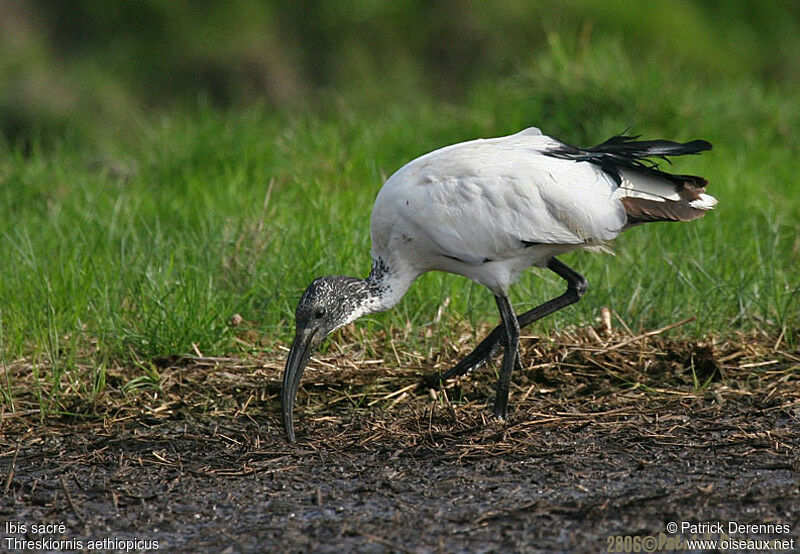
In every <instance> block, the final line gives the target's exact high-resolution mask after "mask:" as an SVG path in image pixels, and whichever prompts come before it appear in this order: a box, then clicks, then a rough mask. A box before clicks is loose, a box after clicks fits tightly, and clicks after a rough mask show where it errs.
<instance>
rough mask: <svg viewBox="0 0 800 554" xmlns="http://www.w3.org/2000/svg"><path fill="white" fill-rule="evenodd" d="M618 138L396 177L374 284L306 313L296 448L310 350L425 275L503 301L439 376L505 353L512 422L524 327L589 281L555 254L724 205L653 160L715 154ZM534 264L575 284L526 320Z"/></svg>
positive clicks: (466, 155) (549, 143)
mask: <svg viewBox="0 0 800 554" xmlns="http://www.w3.org/2000/svg"><path fill="white" fill-rule="evenodd" d="M637 139H638V137H629V136H616V137H613V138H611V139H609V140H607V141H605V142H604V143H602V144H600V145H598V146H594V147H591V148H577V147H574V146H570V145H567V144H564V143H561V142H559V141H557V140H555V139H553V138H550V137H548V136H546V135H543V134H542V133H541V131H539V130H538V129H535V128H530V129H526V130H524V131H522V132H520V133H517V134H515V135H510V136H506V137H499V138H493V139H486V140H483V139H480V140H473V141H469V142H463V143H460V144H454V145H452V146H447V147H445V148H441V149H439V150H436V151H434V152H431V153H429V154H426V155H424V156H422V157H420V158H417V159H415V160H413V161H411V162H409V163H407V164H406V165H405V166H403V167H402V168H401V169H400V170H398V171H397V172H396V173H395V174H394V175H392V176H391V177H390V178H389V179H388V180H387V181H386V183H385V184H384V185H383V188H382V189H381V191H380V192H379V193H378V197H377V199H376V200H375V205H374V206H373V208H372V220H371V229H370V231H371V236H372V270H371V272H370V274H369V276H368V277H367V278H366V279H357V278H354V277H340V276H335V277H320V278H319V279H316V280H315V281H314V282H313V283H311V285H309V287H308V288H307V289H306V290H305V292H304V293H303V295H302V297H301V298H300V303H299V304H298V306H297V311H296V323H297V328H296V334H295V338H294V341H293V342H292V346H291V350H290V351H289V357H288V359H287V361H286V369H285V371H284V375H283V393H282V402H283V423H284V426H285V428H286V433H287V435H288V437H289V440H290V441H292V442H293V441H294V440H295V434H294V426H293V411H294V402H295V397H296V395H297V389H298V387H299V385H300V379H301V377H302V375H303V371H304V369H305V366H306V364H307V363H308V359H309V357H310V356H311V353H312V352H313V351H314V349H315V348H316V347H318V346H319V345H320V343H321V342H322V341H323V340H324V339H325V337H327V336H328V335H329V334H330V333H331V332H333V331H334V330H336V329H338V328H340V327H342V326H344V325H346V324H348V323H350V322H351V321H354V320H355V319H357V318H359V317H361V316H362V315H365V314H370V313H374V312H380V311H383V310H388V309H389V308H391V307H392V306H394V305H395V304H396V303H397V302H398V301H399V300H400V299H401V298H402V297H403V294H405V292H406V291H407V290H408V288H409V287H410V286H411V283H412V282H413V281H414V279H416V278H417V277H418V276H419V275H421V274H422V273H425V272H427V271H432V270H439V271H448V272H450V273H456V274H458V275H463V276H465V277H468V278H469V279H472V280H473V281H475V282H477V283H480V284H482V285H484V286H485V287H486V288H488V289H489V290H490V291H492V293H493V294H494V297H495V300H496V302H497V307H498V309H499V310H500V318H501V324H500V325H499V326H498V327H496V328H495V329H494V330H493V331H492V332H491V333H489V335H488V336H487V337H486V338H485V339H484V340H483V341H482V342H481V343H480V344H479V345H478V346H477V347H476V348H475V350H474V351H473V352H472V353H470V354H469V355H468V356H467V357H466V358H464V359H463V360H462V361H461V362H459V363H458V364H457V365H456V366H454V367H453V368H452V369H450V370H449V371H448V372H446V373H445V374H443V375H442V376H441V379H448V378H450V377H454V376H456V375H463V374H465V373H467V372H469V371H471V370H472V369H474V368H476V367H478V366H480V365H481V364H483V363H485V362H486V361H487V360H488V359H489V358H490V357H491V356H492V354H493V353H494V352H495V351H496V350H497V348H498V347H499V346H503V347H504V350H505V353H504V356H503V361H502V366H501V370H500V378H499V380H498V383H497V392H496V396H495V402H494V410H493V411H494V415H495V416H496V417H498V418H505V416H506V410H507V406H508V389H509V382H510V378H511V372H512V370H513V369H514V367H516V366H519V365H520V361H519V352H518V341H519V329H520V327H524V326H526V325H530V324H531V323H532V322H534V321H536V320H538V319H540V318H542V317H544V316H546V315H549V314H552V313H553V312H555V311H557V310H560V309H561V308H563V307H565V306H568V305H570V304H573V303H575V302H577V301H578V300H579V299H580V298H581V296H582V295H583V294H584V292H585V291H586V288H587V283H586V280H585V279H584V278H583V277H582V276H581V275H579V274H578V273H576V272H575V271H573V270H572V269H570V268H569V267H567V266H566V265H565V264H564V263H562V262H560V261H559V260H558V259H557V258H556V256H558V255H560V254H563V253H565V252H569V251H572V250H576V249H586V250H595V251H598V250H603V249H605V248H607V246H606V243H607V242H608V241H610V240H611V239H613V238H615V237H616V236H617V235H618V234H619V233H621V232H622V231H624V230H626V229H628V228H629V227H633V226H635V225H638V224H640V223H647V222H651V221H690V220H693V219H696V218H698V217H702V216H703V214H704V213H705V211H706V210H709V209H711V208H713V207H714V205H715V204H716V203H717V201H716V199H714V198H713V197H711V196H709V195H707V194H705V186H706V184H707V182H706V180H705V179H703V178H702V177H696V176H693V175H675V174H670V173H666V172H664V171H661V170H660V169H658V167H657V164H656V162H655V161H653V160H654V159H663V160H666V159H667V158H668V157H669V156H679V155H683V154H697V153H699V152H702V151H703V150H709V149H710V148H711V145H710V144H709V143H708V142H706V141H703V140H693V141H691V142H687V143H678V142H672V141H668V140H637ZM530 266H538V267H546V268H548V269H550V270H551V271H553V272H555V273H556V274H557V275H558V276H559V277H562V278H563V279H564V280H565V281H566V282H567V290H566V292H564V294H562V295H561V296H559V297H557V298H555V299H553V300H550V301H548V302H545V303H544V304H542V305H541V306H538V307H536V308H533V309H532V310H529V311H527V312H525V313H523V314H521V315H519V316H516V315H515V314H514V309H513V308H512V306H511V304H510V303H509V301H508V291H509V288H510V287H511V285H512V284H513V283H514V282H515V281H516V280H517V278H518V277H519V275H520V274H521V273H522V272H523V271H524V270H525V269H526V268H528V267H530Z"/></svg>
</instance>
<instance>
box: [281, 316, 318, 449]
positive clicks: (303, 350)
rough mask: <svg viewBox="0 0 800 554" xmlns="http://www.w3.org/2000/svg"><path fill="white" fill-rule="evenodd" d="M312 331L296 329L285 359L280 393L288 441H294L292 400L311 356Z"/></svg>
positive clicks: (295, 395)
mask: <svg viewBox="0 0 800 554" xmlns="http://www.w3.org/2000/svg"><path fill="white" fill-rule="evenodd" d="M313 338H314V331H312V330H308V329H305V330H303V331H298V332H297V334H296V335H295V336H294V341H292V348H291V349H290V350H289V357H288V358H287V359H286V369H285V370H284V371H283V391H282V393H281V403H282V406H283V428H284V429H286V436H287V437H288V439H289V442H294V441H295V437H294V421H293V416H294V401H295V398H296V397H297V389H299V388H300V379H301V378H302V377H303V372H304V371H305V369H306V364H307V363H308V359H309V358H310V357H311V351H312V348H313V347H312V344H311V341H312V339H313Z"/></svg>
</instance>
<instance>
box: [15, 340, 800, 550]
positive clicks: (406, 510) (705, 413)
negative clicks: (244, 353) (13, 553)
mask: <svg viewBox="0 0 800 554" xmlns="http://www.w3.org/2000/svg"><path fill="white" fill-rule="evenodd" d="M631 338H633V337H631ZM631 338H625V337H624V336H612V335H609V336H604V337H601V336H599V335H598V333H597V332H596V331H595V330H593V329H587V330H585V331H580V332H577V331H576V332H574V333H572V334H566V335H562V336H560V337H559V338H558V340H550V339H543V338H530V337H529V338H527V339H526V340H525V341H524V345H525V348H524V354H523V359H524V360H527V361H528V363H527V368H526V371H525V372H524V374H520V375H515V376H514V388H513V389H512V397H511V404H512V408H511V414H510V418H509V421H507V422H505V423H503V422H496V421H490V420H488V414H489V413H490V407H489V406H488V405H487V403H488V402H489V401H490V399H491V397H492V391H493V380H494V371H493V370H492V369H491V368H482V369H480V370H478V371H477V372H476V373H475V374H474V375H472V376H469V377H468V378H465V379H462V380H460V381H459V382H457V383H450V384H448V387H447V388H446V389H445V390H444V391H441V390H440V391H438V392H436V393H432V392H431V391H430V390H429V389H426V388H424V387H422V386H419V383H420V381H421V377H422V376H423V375H424V374H425V373H427V372H428V371H430V369H429V368H431V367H435V368H437V369H444V368H445V367H446V363H445V361H450V362H451V361H452V359H455V358H457V356H455V355H453V356H448V358H449V359H448V360H444V359H442V360H439V359H428V360H422V362H424V363H421V362H420V361H417V362H416V363H417V366H414V365H412V364H411V363H410V362H408V360H407V359H405V358H404V356H405V355H399V354H391V355H390V356H389V358H390V359H394V358H395V356H396V357H397V360H398V361H399V362H400V363H399V364H398V363H396V362H395V364H393V365H395V366H397V367H394V368H390V367H386V366H387V365H391V364H388V362H387V363H384V362H379V363H370V362H371V360H369V359H364V358H363V357H362V358H354V360H357V361H351V360H350V359H349V358H345V357H344V356H342V355H338V356H335V355H331V356H329V357H326V358H324V359H322V360H321V361H319V362H317V363H313V362H312V367H311V368H310V369H309V370H308V372H307V374H306V377H305V379H304V387H303V389H302V390H301V394H300V396H299V398H298V409H297V421H296V428H297V432H298V443H297V444H295V445H289V444H287V443H286V442H285V440H284V436H283V431H282V429H281V426H280V423H279V418H278V413H279V412H278V410H279V403H278V396H277V394H278V392H279V387H280V374H281V370H282V367H281V363H282V361H281V360H280V359H277V360H265V359H261V358H250V359H221V358H203V357H199V356H198V357H196V358H187V359H181V360H168V361H165V364H166V367H163V368H161V369H159V371H158V388H157V389H143V390H140V391H139V392H138V393H136V394H131V393H130V392H129V393H123V392H122V390H121V388H120V387H116V388H115V384H114V383H115V381H114V380H115V379H119V380H120V382H122V381H124V380H125V379H126V378H127V377H126V375H125V372H126V371H127V370H124V369H120V370H117V371H116V372H115V371H112V372H110V374H109V386H108V389H107V390H106V393H105V394H104V395H103V396H102V397H98V398H97V399H96V401H95V403H94V405H93V406H86V405H85V400H84V405H83V406H81V405H80V403H79V400H78V398H80V397H79V395H77V394H76V395H75V396H74V397H70V395H69V394H65V395H64V396H63V397H61V398H60V399H59V403H60V404H59V406H60V409H61V410H63V411H69V412H72V413H79V412H81V411H82V412H83V413H84V414H85V413H87V412H91V413H93V414H95V416H94V417H92V418H86V417H83V416H82V417H81V418H78V417H75V416H72V417H68V416H60V417H56V416H52V417H48V418H45V419H44V420H41V419H40V418H39V417H38V414H37V413H35V410H36V408H35V407H33V406H34V405H33V404H26V401H25V400H24V398H22V397H21V399H20V400H18V401H17V405H16V411H15V412H13V413H5V414H4V417H3V420H2V422H3V428H2V438H0V447H1V448H2V451H1V452H0V471H2V481H0V493H2V494H3V497H2V500H1V501H0V515H2V518H0V519H2V520H4V521H5V522H12V523H14V524H24V525H27V526H28V528H27V531H28V532H27V538H28V539H32V540H35V539H43V538H47V537H50V538H63V539H72V540H80V541H82V542H83V546H84V548H86V545H87V542H88V540H90V539H103V538H106V537H109V538H116V539H133V538H138V539H144V540H157V541H158V542H159V549H160V550H167V551H170V552H268V551H275V552H278V551H280V552H289V551H296V552H312V551H313V552H337V553H338V552H351V551H358V552H434V551H443V552H508V551H548V552H561V551H583V552H598V551H606V550H607V547H608V546H609V545H610V544H611V545H612V546H613V542H612V543H609V538H608V537H613V536H615V535H637V536H649V535H653V536H656V537H658V535H659V533H665V534H666V535H662V537H661V538H662V540H663V538H664V536H667V537H669V536H671V535H670V534H669V533H667V532H666V525H667V523H668V522H671V521H675V522H682V521H691V522H723V523H724V525H726V526H727V525H728V524H727V522H728V521H737V522H739V523H741V524H748V523H756V524H770V523H772V524H774V523H781V524H787V525H788V526H789V528H790V532H789V533H788V534H778V533H749V534H745V535H742V536H740V537H739V538H758V537H761V538H768V539H776V538H777V539H781V538H792V537H797V536H798V533H800V521H798V518H800V515H799V514H800V492H799V491H798V484H799V483H798V477H800V450H798V445H800V441H799V440H798V439H800V431H799V430H798V427H797V419H798V416H800V371H798V370H800V353H798V351H797V350H796V349H790V348H789V347H787V346H786V345H785V344H781V343H779V344H777V345H776V344H775V340H774V338H773V339H772V340H769V341H768V340H767V338H766V337H763V336H760V335H749V336H740V337H737V338H735V340H734V339H731V340H728V341H724V342H719V343H717V344H714V343H713V342H710V341H709V342H706V343H702V344H700V343H696V342H687V341H671V340H667V339H663V338H662V337H661V336H659V335H658V333H653V334H652V335H651V336H640V337H639V338H638V339H636V340H631ZM388 350H389V351H390V352H391V351H392V349H391V347H389V348H388ZM404 359H405V361H406V363H403V362H404ZM167 362H168V363H167ZM9 371H11V372H12V373H15V372H16V373H15V375H14V377H15V379H16V381H15V382H17V381H19V380H22V379H23V375H22V371H23V369H22V365H19V366H17V367H11V368H9ZM445 393H446V394H445ZM23 396H24V395H23ZM28 402H29V401H28ZM70 402H73V403H74V404H73V405H71V404H70ZM37 405H38V404H37ZM98 414H99V416H100V417H98ZM51 522H54V523H59V522H64V524H65V526H66V532H64V533H63V534H59V533H57V532H56V533H44V534H42V533H35V532H31V526H32V525H33V524H42V523H51ZM6 525H8V524H7V523H6ZM4 531H5V532H4V533H3V535H2V540H3V544H2V546H0V549H3V548H8V544H9V543H7V542H6V541H7V538H8V537H19V538H22V537H25V536H26V534H25V533H21V532H14V529H13V528H12V529H9V528H8V527H6V528H5V529H4ZM685 536H688V534H685ZM611 540H612V541H613V539H611ZM795 543H796V546H797V545H800V543H799V542H798V541H797V540H795ZM45 546H46V545H45ZM140 546H141V545H140ZM45 549H46V548H45ZM134 551H135V550H134Z"/></svg>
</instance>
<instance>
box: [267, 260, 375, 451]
mask: <svg viewBox="0 0 800 554" xmlns="http://www.w3.org/2000/svg"><path fill="white" fill-rule="evenodd" d="M369 298H370V290H369V288H368V287H367V285H366V283H365V281H364V280H362V279H355V278H353V277H339V276H336V277H320V278H319V279H316V280H314V282H313V283H311V284H310V285H309V286H308V288H307V289H306V290H305V292H304V293H303V296H301V297H300V302H299V303H298V304H297V310H295V321H296V325H297V327H296V331H295V336H294V341H293V342H292V347H291V349H290V350H289V357H288V358H287V360H286V369H285V370H284V372H283V392H282V397H281V399H282V403H283V425H284V427H285V429H286V434H287V435H288V437H289V441H290V442H294V440H295V438H294V425H293V413H294V401H295V397H296V396H297V389H298V388H299V387H300V379H301V378H302V376H303V371H304V370H305V367H306V364H307V363H308V359H309V358H310V357H311V354H312V353H313V351H314V350H315V349H316V348H317V347H318V346H319V345H320V344H322V341H324V340H325V337H327V336H328V335H329V334H331V333H332V332H333V331H335V330H336V329H339V328H340V327H343V326H345V325H347V324H348V323H350V322H351V321H354V320H355V319H357V318H358V317H360V316H361V315H363V314H365V313H367V312H368V311H370V310H369V309H368V306H367V304H368V301H369Z"/></svg>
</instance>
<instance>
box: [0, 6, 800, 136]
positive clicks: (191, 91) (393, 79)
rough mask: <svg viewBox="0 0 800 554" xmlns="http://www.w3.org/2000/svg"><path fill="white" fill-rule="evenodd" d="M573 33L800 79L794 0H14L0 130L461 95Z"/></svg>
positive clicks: (703, 72) (2, 10)
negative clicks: (199, 111)
mask: <svg viewBox="0 0 800 554" xmlns="http://www.w3.org/2000/svg"><path fill="white" fill-rule="evenodd" d="M565 39H567V40H566V41H567V42H574V45H573V47H572V50H571V52H569V54H570V55H575V56H583V57H585V56H587V54H589V52H588V51H589V50H591V49H594V48H597V47H598V45H602V43H604V42H608V41H612V42H619V44H620V45H621V46H620V47H621V48H622V49H623V50H624V52H625V53H626V57H629V58H630V59H631V61H632V62H634V63H635V62H637V61H643V60H644V59H645V58H648V54H650V53H657V56H656V58H655V59H654V60H653V59H651V60H649V61H653V62H655V63H658V61H659V60H661V61H663V62H665V63H667V64H669V65H670V66H675V65H678V66H680V68H681V71H682V72H685V73H686V74H687V75H691V76H692V78H693V80H694V81H695V82H698V83H704V82H709V81H714V80H716V79H720V78H730V79H735V80H748V79H751V80H753V79H755V80H758V81H759V82H763V83H765V84H766V85H768V86H773V85H774V86H791V87H796V86H797V85H798V83H800V54H798V52H800V2H797V1H793V0H784V1H779V0H773V1H769V2H752V1H748V0H698V1H688V0H672V1H644V2H629V1H614V0H558V1H550V0H540V1H536V2H529V1H522V0H507V1H503V2H492V1H486V2H483V1H468V0H441V1H424V2H388V1H377V2H376V1H370V0H354V1H338V2H324V1H309V2H251V1H242V0H238V1H237V0H227V1H189V0H177V1H173V2H163V1H160V0H148V1H136V2H102V1H94V2H93V1H85V0H75V1H72V0H37V1H29V2H16V1H13V0H2V1H0V130H2V133H3V134H4V135H5V136H6V137H7V138H8V139H10V140H12V141H15V140H28V139H29V138H30V137H31V136H32V135H33V134H37V133H38V134H41V133H51V132H64V131H65V130H67V129H69V131H70V132H75V131H76V130H77V129H80V130H82V131H84V130H85V128H86V127H87V126H89V127H91V130H92V131H96V130H97V127H98V126H99V127H102V128H103V129H104V130H106V131H107V130H113V129H117V128H119V127H120V126H123V127H124V126H129V125H131V124H132V122H134V121H136V119H137V118H139V117H142V115H151V114H153V112H156V113H159V112H164V111H170V110H175V109H187V108H188V109H193V108H195V107H196V106H197V104H198V103H199V102H200V103H207V104H209V105H211V106H213V107H215V108H236V107H241V106H247V105H251V104H253V103H262V104H267V105H269V106H276V107H286V106H289V107H296V108H297V107H299V108H303V109H305V107H306V106H307V104H308V103H309V102H311V101H314V100H315V99H318V98H319V96H320V95H342V96H344V97H346V98H347V99H348V100H349V101H352V102H359V103H369V104H372V105H375V106H392V105H397V104H402V103H407V102H413V103H418V102H419V101H420V100H425V99H434V100H441V101H446V102H453V103H459V102H461V101H463V99H464V98H466V97H468V96H469V95H471V94H475V93H476V92H477V91H480V90H481V89H482V88H483V87H485V86H487V85H489V86H491V85H492V84H493V83H495V82H497V80H498V79H504V78H506V77H509V76H513V75H516V74H518V73H519V72H520V71H524V70H525V69H526V68H529V67H530V65H531V62H532V61H533V60H535V59H536V58H537V57H538V56H540V55H541V53H542V52H543V51H546V50H548V49H549V48H550V47H551V46H552V41H553V40H565ZM554 61H556V62H557V61H558V60H554ZM587 70H588V69H587ZM620 100H622V99H620Z"/></svg>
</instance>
